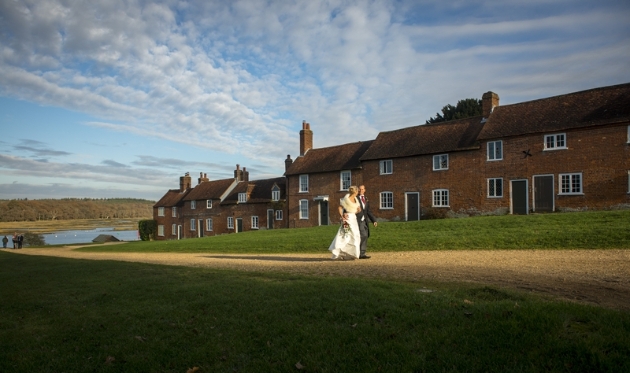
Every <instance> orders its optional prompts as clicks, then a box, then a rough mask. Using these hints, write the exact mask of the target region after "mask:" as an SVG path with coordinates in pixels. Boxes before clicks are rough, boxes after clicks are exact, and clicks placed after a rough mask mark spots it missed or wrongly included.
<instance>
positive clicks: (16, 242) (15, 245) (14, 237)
mask: <svg viewBox="0 0 630 373" xmlns="http://www.w3.org/2000/svg"><path fill="white" fill-rule="evenodd" d="M11 243H12V244H13V248H14V249H17V246H18V234H17V232H15V233H14V234H13V237H11Z"/></svg>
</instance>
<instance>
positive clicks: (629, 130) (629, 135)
mask: <svg viewBox="0 0 630 373" xmlns="http://www.w3.org/2000/svg"><path fill="white" fill-rule="evenodd" d="M626 142H627V143H628V144H630V126H628V141H626Z"/></svg>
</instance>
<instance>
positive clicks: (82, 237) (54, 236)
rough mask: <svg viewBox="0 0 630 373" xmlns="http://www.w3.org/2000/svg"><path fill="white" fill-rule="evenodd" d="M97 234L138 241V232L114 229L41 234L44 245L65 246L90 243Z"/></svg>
mask: <svg viewBox="0 0 630 373" xmlns="http://www.w3.org/2000/svg"><path fill="white" fill-rule="evenodd" d="M99 234H110V235H112V236H114V237H116V238H118V239H119V240H121V241H138V240H139V238H138V231H137V230H132V231H115V230H114V228H96V229H88V230H77V231H61V232H55V233H48V234H42V236H44V241H45V242H46V245H65V244H75V243H92V240H93V239H95V238H96V237H97V236H98V235H99Z"/></svg>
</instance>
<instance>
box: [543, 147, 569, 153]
mask: <svg viewBox="0 0 630 373" xmlns="http://www.w3.org/2000/svg"><path fill="white" fill-rule="evenodd" d="M567 149H569V148H567V147H564V148H548V149H543V152H552V151H554V150H567Z"/></svg>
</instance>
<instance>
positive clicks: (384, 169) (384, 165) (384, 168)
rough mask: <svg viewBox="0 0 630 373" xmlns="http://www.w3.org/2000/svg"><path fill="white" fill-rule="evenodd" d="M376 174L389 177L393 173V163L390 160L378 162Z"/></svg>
mask: <svg viewBox="0 0 630 373" xmlns="http://www.w3.org/2000/svg"><path fill="white" fill-rule="evenodd" d="M378 173H379V175H391V174H393V173H394V161H393V160H391V159H386V160H384V161H380V162H378Z"/></svg>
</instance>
